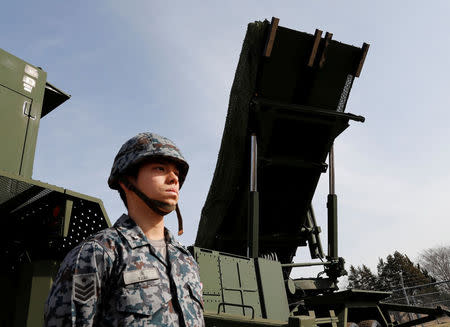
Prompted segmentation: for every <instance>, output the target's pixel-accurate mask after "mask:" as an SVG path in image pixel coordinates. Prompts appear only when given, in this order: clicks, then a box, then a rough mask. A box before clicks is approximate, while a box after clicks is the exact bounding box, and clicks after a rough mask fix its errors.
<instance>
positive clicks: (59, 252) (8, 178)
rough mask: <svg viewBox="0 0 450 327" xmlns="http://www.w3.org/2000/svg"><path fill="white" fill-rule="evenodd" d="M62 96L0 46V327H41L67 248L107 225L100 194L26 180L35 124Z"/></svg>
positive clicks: (36, 71) (64, 96)
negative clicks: (97, 196)
mask: <svg viewBox="0 0 450 327" xmlns="http://www.w3.org/2000/svg"><path fill="white" fill-rule="evenodd" d="M69 97H70V96H69V95H67V94H66V93H64V92H62V91H61V90H59V89H58V88H56V87H55V86H53V85H52V84H50V83H49V82H47V73H46V72H45V71H44V70H42V69H41V68H39V67H36V66H33V65H31V64H29V63H26V62H24V61H23V60H21V59H19V58H17V57H15V56H13V55H12V54H9V53H8V52H6V51H3V50H1V49H0V117H1V119H0V153H1V156H0V215H1V218H2V223H3V228H2V229H1V231H0V235H1V236H0V262H1V263H2V265H1V268H0V284H1V285H2V294H3V296H2V297H1V300H0V301H1V304H0V326H2V327H3V326H9V327H10V326H42V325H43V312H44V303H45V300H46V299H47V295H48V292H49V290H50V286H51V283H52V278H53V277H54V276H55V274H56V272H57V270H58V267H59V263H60V262H61V261H62V259H63V258H64V256H65V255H66V253H67V251H68V250H69V249H71V248H72V247H73V246H75V245H76V244H78V243H79V242H80V241H82V240H83V239H85V238H86V237H88V236H89V235H91V234H93V233H96V232H97V231H100V230H102V229H104V228H106V227H108V226H109V225H110V222H109V219H108V216H107V214H106V212H105V209H104V207H103V204H102V202H101V201H100V200H99V199H96V198H93V197H90V196H87V195H84V194H80V193H77V192H74V191H71V190H68V189H65V188H62V187H59V186H55V185H50V184H46V183H43V182H40V181H36V180H33V179H32V178H31V176H32V172H33V162H34V154H35V149H36V141H37V134H38V129H39V122H40V120H41V119H42V118H44V117H46V116H47V115H48V114H49V113H50V112H52V111H53V110H55V109H56V108H57V107H58V106H59V105H60V104H62V103H63V102H65V101H66V100H67V99H69ZM49 146H52V145H51V144H50V145H49ZM55 151H57V149H55ZM11 295H13V296H11Z"/></svg>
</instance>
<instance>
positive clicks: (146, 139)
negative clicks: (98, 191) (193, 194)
mask: <svg viewBox="0 0 450 327" xmlns="http://www.w3.org/2000/svg"><path fill="white" fill-rule="evenodd" d="M152 158H154V159H158V158H160V159H167V160H169V161H172V162H174V163H175V164H176V165H177V167H178V170H179V173H180V174H179V176H178V180H179V183H180V188H181V186H182V185H183V182H184V180H185V178H186V175H187V172H188V170H189V165H188V163H187V162H186V160H185V159H184V157H183V155H182V154H181V152H180V150H179V149H178V148H177V146H176V145H175V144H174V143H173V142H172V141H171V140H169V139H168V138H165V137H163V136H160V135H158V134H155V133H148V132H146V133H139V134H138V135H136V136H134V137H132V138H131V139H129V140H128V141H127V142H125V143H124V144H123V145H122V147H121V148H120V150H119V152H118V153H117V155H116V157H115V159H114V163H113V166H112V168H111V174H110V175H109V178H108V185H109V187H110V188H112V189H114V190H118V189H119V178H120V177H121V176H122V175H125V174H126V173H127V171H128V170H130V168H132V167H137V166H139V164H141V163H142V162H144V161H146V160H147V159H152Z"/></svg>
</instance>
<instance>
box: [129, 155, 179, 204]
mask: <svg viewBox="0 0 450 327" xmlns="http://www.w3.org/2000/svg"><path fill="white" fill-rule="evenodd" d="M178 176H179V171H178V168H177V166H176V165H174V164H173V163H171V162H149V163H144V164H142V165H141V167H140V169H139V173H138V176H137V179H136V186H137V187H138V188H139V189H140V190H141V191H142V192H144V194H145V195H147V196H148V197H149V198H151V199H154V200H158V201H162V202H165V203H167V204H171V205H175V204H177V202H178V192H179V190H180V184H179V181H178Z"/></svg>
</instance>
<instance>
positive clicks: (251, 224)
mask: <svg viewBox="0 0 450 327" xmlns="http://www.w3.org/2000/svg"><path fill="white" fill-rule="evenodd" d="M250 142H251V157H250V196H249V206H248V208H249V212H248V247H247V252H248V253H247V255H248V256H249V257H250V258H257V257H258V252H259V195H258V191H257V173H258V144H257V141H256V134H255V133H253V134H252V135H251V141H250Z"/></svg>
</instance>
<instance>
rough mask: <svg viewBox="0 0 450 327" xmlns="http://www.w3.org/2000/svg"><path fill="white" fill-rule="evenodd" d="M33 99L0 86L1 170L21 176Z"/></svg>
mask: <svg viewBox="0 0 450 327" xmlns="http://www.w3.org/2000/svg"><path fill="white" fill-rule="evenodd" d="M31 101H32V100H31V99H30V98H27V97H25V96H23V95H21V94H19V93H17V92H15V91H12V90H10V89H8V88H6V87H4V86H1V85H0V113H1V117H2V119H0V153H1V156H0V168H1V169H3V170H7V171H9V172H11V173H14V174H17V175H19V174H20V170H21V166H22V154H23V147H24V144H25V138H26V133H27V127H28V120H29V118H28V117H27V116H26V115H24V113H23V109H26V110H28V109H29V107H30V106H31Z"/></svg>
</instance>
